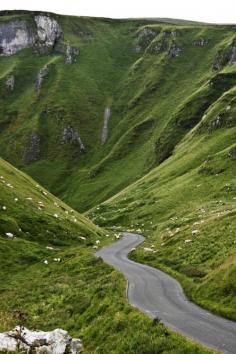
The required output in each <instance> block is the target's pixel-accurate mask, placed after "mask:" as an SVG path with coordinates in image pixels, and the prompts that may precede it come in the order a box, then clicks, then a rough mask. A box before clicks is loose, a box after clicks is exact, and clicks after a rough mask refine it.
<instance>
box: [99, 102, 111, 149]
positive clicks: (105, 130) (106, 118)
mask: <svg viewBox="0 0 236 354" xmlns="http://www.w3.org/2000/svg"><path fill="white" fill-rule="evenodd" d="M110 116H111V108H110V107H106V108H105V111H104V116H103V128H102V134H101V144H102V145H104V144H105V142H106V141H107V137H108V123H109V119H110Z"/></svg>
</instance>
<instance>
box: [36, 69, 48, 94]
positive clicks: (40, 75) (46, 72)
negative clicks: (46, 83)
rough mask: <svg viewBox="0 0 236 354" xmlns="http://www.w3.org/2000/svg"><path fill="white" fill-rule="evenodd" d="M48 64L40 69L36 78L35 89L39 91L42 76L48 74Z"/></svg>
mask: <svg viewBox="0 0 236 354" xmlns="http://www.w3.org/2000/svg"><path fill="white" fill-rule="evenodd" d="M48 72H49V69H48V66H45V67H44V68H42V69H40V70H39V72H38V75H37V78H36V90H37V91H38V92H39V91H40V89H41V86H42V83H43V80H44V78H45V77H46V76H47V75H48Z"/></svg>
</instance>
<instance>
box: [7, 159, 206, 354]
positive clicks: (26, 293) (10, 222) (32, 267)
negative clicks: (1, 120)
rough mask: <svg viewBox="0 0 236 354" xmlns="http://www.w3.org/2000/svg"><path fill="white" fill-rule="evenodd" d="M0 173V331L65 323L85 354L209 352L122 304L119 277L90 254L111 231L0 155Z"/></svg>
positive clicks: (122, 279)
mask: <svg viewBox="0 0 236 354" xmlns="http://www.w3.org/2000/svg"><path fill="white" fill-rule="evenodd" d="M0 171H1V172H0V175H1V177H0V178H1V188H0V203H1V205H0V206H1V214H0V215H1V229H0V283H1V288H0V293H1V309H0V331H1V332H2V331H7V330H9V329H10V328H12V327H14V326H15V325H16V324H17V323H19V322H21V323H23V324H24V325H26V326H28V327H29V328H32V329H33V328H35V329H40V330H52V329H55V328H58V327H60V328H64V329H66V330H68V331H69V332H70V334H71V335H74V336H77V337H80V338H81V339H82V340H83V342H84V347H85V351H84V353H101V354H105V353H109V354H110V353H120V354H121V353H139V354H144V353H164V352H165V353H176V354H177V353H179V354H180V353H181V354H182V353H186V354H187V353H199V354H200V353H210V351H208V350H205V349H203V348H201V347H200V346H198V345H195V344H193V343H191V342H189V341H187V340H185V339H184V338H183V337H181V336H180V335H177V334H174V333H173V332H171V331H169V330H167V329H166V328H165V327H164V326H163V325H161V324H160V323H154V322H153V321H152V320H150V319H148V318H146V316H143V315H142V314H141V313H140V312H139V311H138V310H136V309H134V308H132V307H131V306H130V305H129V304H128V303H127V301H126V298H125V287H126V284H125V280H124V278H123V277H122V276H121V275H120V274H118V273H117V272H116V271H114V270H113V269H112V268H110V267H108V266H107V265H105V264H104V263H103V262H102V260H101V259H99V258H96V257H95V256H94V252H95V247H98V246H97V243H98V242H96V241H98V240H99V241H100V242H101V244H105V243H107V242H108V240H109V238H111V237H112V236H111V235H110V236H109V234H108V233H107V234H106V235H108V237H105V234H104V232H103V231H102V230H101V229H99V228H97V227H96V226H95V225H93V224H92V223H91V222H90V221H88V220H87V219H86V218H84V217H83V216H81V215H79V214H78V213H77V212H75V211H73V210H72V209H71V208H70V207H68V206H67V205H65V204H64V203H62V202H61V201H60V200H58V199H57V198H55V197H54V196H52V195H51V194H50V193H48V192H47V191H46V190H45V189H44V188H42V187H41V186H39V185H37V184H36V182H35V181H33V180H32V179H31V178H29V177H27V176H26V175H25V174H23V173H21V172H19V171H17V170H16V169H15V168H13V167H12V166H11V165H9V164H8V163H6V162H4V161H3V160H1V161H0ZM4 182H5V183H4ZM39 202H40V203H39ZM42 203H43V204H42ZM42 205H43V206H42ZM3 207H4V208H3ZM67 211H68V213H67ZM55 215H57V216H55ZM75 218H76V219H77V221H76V222H75ZM13 235H14V237H13Z"/></svg>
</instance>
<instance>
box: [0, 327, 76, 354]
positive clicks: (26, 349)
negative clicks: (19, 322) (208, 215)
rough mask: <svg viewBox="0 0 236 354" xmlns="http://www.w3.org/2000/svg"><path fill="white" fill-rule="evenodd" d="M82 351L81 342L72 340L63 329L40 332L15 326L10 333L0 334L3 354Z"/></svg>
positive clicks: (73, 352)
mask: <svg viewBox="0 0 236 354" xmlns="http://www.w3.org/2000/svg"><path fill="white" fill-rule="evenodd" d="M82 350H83V345H82V342H81V340H80V339H75V338H72V337H71V336H70V335H69V334H68V332H66V331H64V330H63V329H55V330H54V331H51V332H42V331H30V330H29V329H27V328H25V327H23V326H17V327H15V328H14V329H13V330H12V331H9V332H5V333H0V352H4V353H6V352H11V353H14V352H17V353H18V352H22V353H35V354H39V353H44V354H45V353H46V354H65V353H66V354H78V353H81V352H82Z"/></svg>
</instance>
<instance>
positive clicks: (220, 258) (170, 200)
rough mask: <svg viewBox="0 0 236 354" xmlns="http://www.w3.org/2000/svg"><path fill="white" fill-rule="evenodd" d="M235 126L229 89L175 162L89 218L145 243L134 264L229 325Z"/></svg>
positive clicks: (234, 286)
mask: <svg viewBox="0 0 236 354" xmlns="http://www.w3.org/2000/svg"><path fill="white" fill-rule="evenodd" d="M235 122H236V104H235V88H232V89H229V90H228V91H226V92H224V93H223V95H222V96H221V97H220V98H219V99H218V100H217V101H216V102H214V103H213V104H212V105H211V106H210V107H209V108H208V110H207V111H206V112H205V114H204V115H203V117H202V119H201V120H200V122H199V123H198V124H197V125H196V126H195V127H194V128H193V129H192V130H190V132H189V133H188V134H187V135H185V137H184V138H183V139H182V140H181V142H180V143H179V144H178V145H177V146H176V147H175V150H174V153H173V156H171V157H170V158H169V159H167V160H166V161H165V162H163V163H162V164H161V165H160V166H158V167H157V168H155V169H153V170H152V171H151V172H150V173H149V174H147V175H146V176H145V177H143V178H142V179H140V180H139V181H138V182H136V183H134V184H133V185H131V186H129V187H128V188H126V189H125V190H124V191H122V192H121V193H119V194H117V195H116V196H114V197H112V198H111V199H110V200H108V201H107V202H105V203H104V204H101V205H100V206H99V207H97V208H96V209H94V210H92V211H91V212H90V216H92V217H93V219H94V221H95V222H96V223H98V224H100V225H106V226H110V227H116V226H118V228H121V229H130V228H131V229H133V230H137V231H138V232H142V233H143V234H144V235H146V236H147V241H146V243H145V244H144V245H143V247H140V248H139V249H138V250H137V252H135V253H133V256H132V257H133V258H134V259H137V260H139V261H142V262H145V263H150V264H152V265H154V266H156V267H161V268H163V269H164V270H166V271H169V272H170V273H171V274H173V275H174V276H176V277H177V278H178V279H179V280H180V281H181V282H182V284H183V286H184V288H185V290H186V292H187V294H188V295H189V296H190V297H191V298H192V299H193V300H194V301H196V302H198V303H200V304H201V305H203V306H205V307H207V308H209V309H211V310H213V311H216V312H218V313H220V314H222V315H225V316H227V317H229V318H232V319H234V320H235V319H236V312H235V308H236V306H235V305H236V296H235V294H236V291H235V290H236V283H235V247H236V239H235V231H236V185H235V175H236V145H235V136H236V127H235ZM144 247H148V248H150V247H151V248H153V251H150V252H145V250H144Z"/></svg>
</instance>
